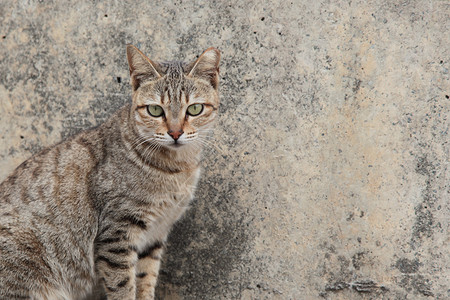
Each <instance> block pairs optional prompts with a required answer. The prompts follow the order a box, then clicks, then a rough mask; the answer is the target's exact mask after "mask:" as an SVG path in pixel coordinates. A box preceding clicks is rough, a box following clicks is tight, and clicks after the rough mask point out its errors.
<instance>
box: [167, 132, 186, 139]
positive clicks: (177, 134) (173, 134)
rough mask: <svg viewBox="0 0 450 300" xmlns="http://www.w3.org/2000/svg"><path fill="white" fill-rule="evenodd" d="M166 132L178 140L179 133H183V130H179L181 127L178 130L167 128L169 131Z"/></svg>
mask: <svg viewBox="0 0 450 300" xmlns="http://www.w3.org/2000/svg"><path fill="white" fill-rule="evenodd" d="M167 133H168V134H169V135H170V136H171V137H172V138H173V139H174V140H175V141H176V140H178V138H179V137H180V135H182V134H183V133H184V131H183V130H181V129H180V130H175V131H173V130H169V131H167Z"/></svg>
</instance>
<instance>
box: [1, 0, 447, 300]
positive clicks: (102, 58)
mask: <svg viewBox="0 0 450 300" xmlns="http://www.w3.org/2000/svg"><path fill="white" fill-rule="evenodd" d="M449 20H450V2H448V1H446V0H441V1H440V0H422V1H421V0H417V1H408V0H406V1H390V0H379V1H364V0H355V1H332V0H328V1H308V0H295V1H282V0H275V1H262V0H251V1H181V0H180V1H175V2H171V3H169V2H168V1H160V0H156V1H142V0H137V1H130V3H129V4H126V3H125V1H103V2H102V1H71V2H70V3H69V2H67V3H65V2H63V1H7V0H0V180H3V179H4V178H5V177H6V176H7V175H8V174H9V173H10V172H11V171H12V170H13V169H14V168H15V167H16V166H17V165H18V164H19V163H21V162H22V161H23V160H24V159H26V158H28V157H30V156H31V155H32V154H33V153H36V152H38V151H39V150H40V149H42V148H43V147H46V146H49V145H52V144H54V143H56V142H58V141H60V140H61V139H63V138H66V137H67V136H70V135H72V134H75V133H77V132H79V131H80V130H83V129H86V128H89V127H91V126H95V125H96V124H99V123H101V122H103V121H104V120H106V119H107V118H108V117H109V116H110V115H111V114H112V112H113V111H114V110H116V109H117V108H119V107H120V106H121V105H123V104H124V103H127V101H130V93H131V90H130V86H129V77H128V67H127V63H126V56H125V45H126V44H127V43H133V44H135V45H136V46H138V47H139V48H140V49H141V50H142V51H143V52H144V53H146V54H148V55H149V57H151V58H152V59H154V60H158V59H161V60H167V59H169V60H170V59H187V60H193V59H195V57H196V55H198V54H200V53H201V52H202V51H203V50H204V49H206V48H208V47H210V46H215V47H217V48H219V49H220V50H221V52H222V58H223V59H222V63H221V94H222V106H221V116H220V120H219V122H218V124H217V128H216V131H215V135H214V138H215V142H214V145H213V146H211V148H209V149H208V150H207V151H206V153H205V159H204V163H203V166H204V172H203V177H202V179H201V182H200V186H199V189H198V193H197V197H196V200H195V203H193V206H192V208H191V209H190V211H189V212H188V213H187V215H186V216H185V218H184V219H183V220H182V221H181V222H179V223H178V224H177V226H176V227H175V228H174V230H173V232H172V234H171V237H170V243H169V246H168V253H167V254H166V256H165V260H164V263H163V269H162V271H161V277H160V283H159V286H158V291H157V292H158V295H159V298H160V299H321V298H322V299H382V298H384V299H444V298H446V299H448V298H450V294H449V278H450V271H449V270H450V268H449V267H450V266H449V264H450V263H449V262H450V257H449V253H450V249H449V245H448V242H449V235H448V231H449V215H450V211H449V210H450V208H449V198H450V196H449V186H448V182H449V179H450V178H449V175H450V174H449V168H448V166H449V144H448V141H449V135H448V130H449V114H450V113H449V112H450V100H449V93H450V84H449V71H448V70H449V67H450V62H449V57H450V46H449V45H450V39H449V30H450V28H449V27H450V21H449Z"/></svg>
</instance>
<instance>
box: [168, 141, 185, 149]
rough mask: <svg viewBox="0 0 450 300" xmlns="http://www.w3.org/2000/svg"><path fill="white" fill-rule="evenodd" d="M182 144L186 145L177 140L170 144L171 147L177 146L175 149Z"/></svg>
mask: <svg viewBox="0 0 450 300" xmlns="http://www.w3.org/2000/svg"><path fill="white" fill-rule="evenodd" d="M182 146H184V144H181V143H179V142H177V141H174V142H173V143H171V144H169V147H171V148H175V149H177V148H181V147H182Z"/></svg>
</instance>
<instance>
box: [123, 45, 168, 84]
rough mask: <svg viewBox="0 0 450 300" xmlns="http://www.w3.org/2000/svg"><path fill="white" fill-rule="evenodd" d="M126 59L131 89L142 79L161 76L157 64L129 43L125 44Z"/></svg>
mask: <svg viewBox="0 0 450 300" xmlns="http://www.w3.org/2000/svg"><path fill="white" fill-rule="evenodd" d="M127 59H128V66H129V68H130V77H131V85H132V86H133V91H135V90H137V89H138V88H139V86H140V85H141V84H142V83H143V82H144V81H152V80H155V79H158V78H160V77H161V74H160V73H159V72H158V69H159V68H158V65H157V64H156V63H154V62H153V61H151V60H150V59H149V58H148V57H147V56H145V55H144V53H142V52H141V51H139V49H138V48H136V47H135V46H133V45H131V44H129V45H128V46H127Z"/></svg>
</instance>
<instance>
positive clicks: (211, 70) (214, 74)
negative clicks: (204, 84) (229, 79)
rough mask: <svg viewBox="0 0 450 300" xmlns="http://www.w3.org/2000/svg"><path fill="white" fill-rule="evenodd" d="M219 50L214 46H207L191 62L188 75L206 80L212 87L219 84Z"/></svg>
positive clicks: (215, 87) (216, 86)
mask: <svg viewBox="0 0 450 300" xmlns="http://www.w3.org/2000/svg"><path fill="white" fill-rule="evenodd" d="M219 61H220V52H219V50H217V49H216V48H213V47H211V48H208V49H206V50H205V52H203V53H202V55H200V57H199V58H198V59H197V60H196V61H195V62H194V63H193V64H192V65H193V66H192V69H191V70H190V71H189V74H188V76H191V77H199V78H202V79H205V80H207V81H208V82H209V83H210V84H211V86H212V87H213V88H214V89H217V88H218V86H219Z"/></svg>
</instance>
